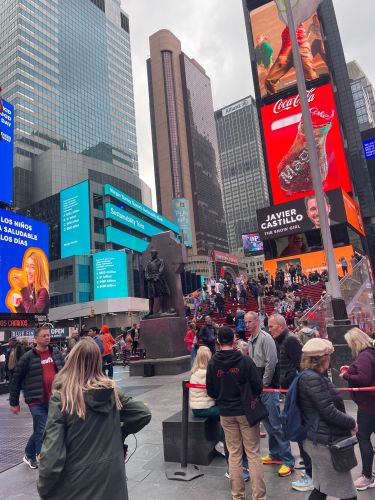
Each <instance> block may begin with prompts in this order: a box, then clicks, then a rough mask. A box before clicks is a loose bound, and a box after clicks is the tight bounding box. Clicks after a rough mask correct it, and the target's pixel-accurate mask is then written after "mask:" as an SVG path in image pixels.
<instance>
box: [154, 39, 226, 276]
mask: <svg viewBox="0 0 375 500" xmlns="http://www.w3.org/2000/svg"><path fill="white" fill-rule="evenodd" d="M147 69H148V80H149V97H150V114H151V128H152V139H153V152H154V166H155V181H156V197H157V203H158V211H159V212H160V213H162V214H163V215H164V216H165V217H168V218H169V219H172V220H175V221H177V220H178V215H179V214H178V213H177V211H176V206H177V207H181V206H183V209H184V211H185V212H184V214H183V215H184V217H182V223H181V222H180V221H179V225H180V227H182V226H183V225H184V224H185V225H186V228H185V232H184V230H183V240H184V242H185V244H186V245H187V246H188V247H190V254H189V264H188V268H189V270H192V271H194V270H195V263H198V262H199V261H201V260H202V259H201V258H200V256H203V257H206V258H207V257H208V255H209V252H210V251H211V250H214V249H217V250H221V251H224V252H227V251H228V241H227V232H226V225H225V217H224V209H223V202H222V191H221V179H220V166H219V154H218V145H217V135H216V128H215V121H214V110H213V102H212V93H211V84H210V79H209V78H208V76H207V75H206V72H205V70H204V69H203V68H202V67H201V66H200V65H199V64H198V63H197V62H196V61H195V60H194V59H190V58H189V57H188V56H187V55H186V54H184V53H183V52H182V50H181V43H180V41H179V40H178V39H177V38H176V37H175V36H174V35H173V34H172V33H171V32H170V31H167V30H161V31H158V32H157V33H154V34H153V35H152V36H151V37H150V59H148V61H147ZM189 240H190V241H189ZM197 271H198V270H197Z"/></svg>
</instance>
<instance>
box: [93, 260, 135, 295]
mask: <svg viewBox="0 0 375 500" xmlns="http://www.w3.org/2000/svg"><path fill="white" fill-rule="evenodd" d="M93 262H94V266H93V268H94V271H93V272H94V300H102V299H117V298H121V297H127V296H128V272H127V264H126V253H125V252H120V251H117V250H108V251H106V252H100V253H96V254H94V256H93Z"/></svg>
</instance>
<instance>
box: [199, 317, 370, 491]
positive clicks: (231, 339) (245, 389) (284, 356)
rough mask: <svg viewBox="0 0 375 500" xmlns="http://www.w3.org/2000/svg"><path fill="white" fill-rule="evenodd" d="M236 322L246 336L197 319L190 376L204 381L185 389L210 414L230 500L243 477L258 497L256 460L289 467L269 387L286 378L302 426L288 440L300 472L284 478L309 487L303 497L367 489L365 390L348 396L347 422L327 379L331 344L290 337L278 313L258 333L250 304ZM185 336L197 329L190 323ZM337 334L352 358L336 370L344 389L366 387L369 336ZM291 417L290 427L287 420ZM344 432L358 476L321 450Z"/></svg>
mask: <svg viewBox="0 0 375 500" xmlns="http://www.w3.org/2000/svg"><path fill="white" fill-rule="evenodd" d="M244 319H245V324H246V331H247V334H248V335H249V341H248V342H245V341H244V340H242V339H241V338H240V337H239V335H237V334H236V332H235V331H234V330H233V329H232V328H230V327H229V326H222V327H218V328H217V327H215V326H214V325H212V321H211V318H208V319H207V318H206V323H205V325H204V328H205V330H206V331H205V334H204V335H203V338H201V345H200V346H199V344H197V353H196V358H195V361H194V363H193V366H192V375H191V380H190V382H191V383H198V384H204V383H205V384H206V389H203V388H192V389H190V391H191V392H190V406H191V408H192V410H193V412H194V414H195V415H196V416H198V417H199V416H205V417H211V418H214V419H216V420H218V419H220V424H221V428H222V431H223V435H222V437H221V439H222V440H223V441H222V442H219V443H217V445H216V449H217V450H218V451H219V452H222V450H223V449H224V454H225V457H226V459H227V462H228V468H227V471H226V472H225V474H226V476H227V477H229V479H230V488H231V494H232V498H233V499H244V498H245V481H247V480H248V477H249V476H250V478H251V490H252V498H253V500H264V499H265V498H266V484H265V481H264V473H263V465H264V466H267V465H270V464H277V465H278V466H279V468H278V475H279V476H280V477H287V476H290V475H291V474H292V473H293V472H294V469H295V458H294V456H293V454H292V451H291V444H290V440H289V439H287V436H288V432H287V431H288V429H286V427H285V425H286V424H285V422H286V421H285V419H283V416H282V412H281V409H280V393H279V392H277V391H278V390H279V389H280V388H281V389H289V388H291V386H292V385H295V384H296V391H297V393H296V394H297V397H296V401H297V405H298V411H299V412H300V414H301V420H302V421H303V423H304V427H303V430H304V434H303V437H300V438H296V439H295V440H296V441H297V443H298V447H299V451H300V456H301V459H302V464H303V467H304V472H303V473H302V475H301V477H300V478H299V479H297V480H295V481H293V482H292V483H291V486H292V488H293V489H294V490H297V491H306V492H310V493H309V497H308V498H309V500H324V499H326V498H327V497H328V496H332V497H334V498H340V499H346V500H354V499H356V498H357V496H356V494H357V493H356V490H359V491H363V490H366V489H368V488H374V487H375V479H374V477H373V476H375V471H374V472H373V471H372V464H373V455H374V451H373V446H372V444H371V436H372V434H373V433H374V432H375V392H368V393H356V392H355V393H354V396H353V399H354V401H355V403H356V404H357V405H358V414H357V419H354V418H352V417H351V416H349V415H348V414H347V413H346V411H345V406H344V403H343V400H342V398H341V396H340V394H339V392H337V390H336V389H335V387H334V386H333V385H332V383H331V381H330V379H329V378H328V371H329V369H330V362H331V354H332V353H333V351H334V348H333V345H332V343H331V342H330V341H328V340H326V339H321V338H319V337H318V336H316V335H314V336H312V335H309V333H308V332H307V331H306V329H307V327H306V326H304V328H303V329H302V330H303V331H302V332H300V333H299V334H294V333H292V332H291V331H290V330H289V329H288V325H287V322H286V319H285V317H284V316H282V315H281V314H279V313H274V314H272V315H271V316H270V317H269V319H268V328H267V331H266V329H265V328H264V327H262V326H261V321H260V317H259V314H258V313H257V312H256V311H249V312H247V313H246V314H245V316H244ZM207 332H209V334H208V333H207ZM194 334H195V336H196V335H197V334H196V330H195V332H194ZM345 339H346V341H347V343H348V345H349V347H350V349H351V350H352V353H353V356H354V361H353V363H352V364H351V365H350V366H343V367H341V369H340V376H341V377H342V378H343V379H344V380H347V381H348V384H349V386H350V387H368V386H374V385H375V347H374V344H373V341H372V340H371V338H370V337H369V336H368V335H367V334H366V333H364V332H362V331H361V330H359V329H358V328H352V329H351V330H350V331H349V332H348V333H347V334H346V335H345ZM193 345H194V343H192V344H191V346H190V347H191V348H193ZM264 389H266V391H264ZM267 389H268V390H269V391H267ZM272 389H273V390H274V391H272ZM291 390H292V389H291ZM262 391H263V392H262ZM244 395H245V397H244ZM288 397H289V393H288V395H287V399H288ZM290 397H291V396H290ZM257 402H260V403H261V404H262V408H263V413H262V408H260V409H257V408H258V406H257ZM250 403H251V404H250ZM249 406H250V407H249ZM285 406H286V407H287V403H286V405H285ZM260 422H262V423H263V425H264V427H265V429H266V431H267V434H268V450H269V452H268V454H266V455H265V456H261V454H260V427H259V425H260ZM293 423H295V424H296V425H297V421H296V422H293ZM351 436H357V438H358V442H359V447H360V455H361V459H362V474H361V475H360V476H359V477H358V478H356V480H355V481H354V482H353V479H352V475H351V472H350V470H351V468H353V465H352V466H351V467H349V468H347V469H346V470H341V469H340V470H338V468H337V463H336V464H334V462H333V459H332V458H331V451H330V446H331V445H332V443H337V442H341V441H343V440H346V439H347V438H349V437H351ZM353 450H354V448H353V449H352V452H353V453H354V451H353ZM337 460H338V459H337ZM337 460H336V461H337ZM339 465H340V463H339ZM341 468H344V467H343V465H342V464H341Z"/></svg>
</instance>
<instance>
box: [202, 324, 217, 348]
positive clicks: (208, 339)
mask: <svg viewBox="0 0 375 500" xmlns="http://www.w3.org/2000/svg"><path fill="white" fill-rule="evenodd" d="M199 340H201V341H202V343H203V345H204V346H206V347H208V348H209V349H210V351H211V352H212V354H215V341H216V329H215V327H214V325H213V324H212V318H211V316H206V317H205V319H204V325H203V326H202V328H201V329H200V330H199Z"/></svg>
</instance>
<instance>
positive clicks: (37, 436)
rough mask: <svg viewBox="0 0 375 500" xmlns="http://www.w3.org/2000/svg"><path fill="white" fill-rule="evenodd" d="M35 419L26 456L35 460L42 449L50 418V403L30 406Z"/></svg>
mask: <svg viewBox="0 0 375 500" xmlns="http://www.w3.org/2000/svg"><path fill="white" fill-rule="evenodd" d="M29 409H30V413H31V416H32V417H33V433H32V434H31V436H30V438H29V440H28V442H27V445H26V448H25V455H26V456H27V457H28V458H32V459H34V460H35V458H36V456H37V455H39V453H40V450H41V448H42V439H43V433H44V429H45V427H46V422H47V417H48V403H42V404H39V405H33V406H29Z"/></svg>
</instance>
